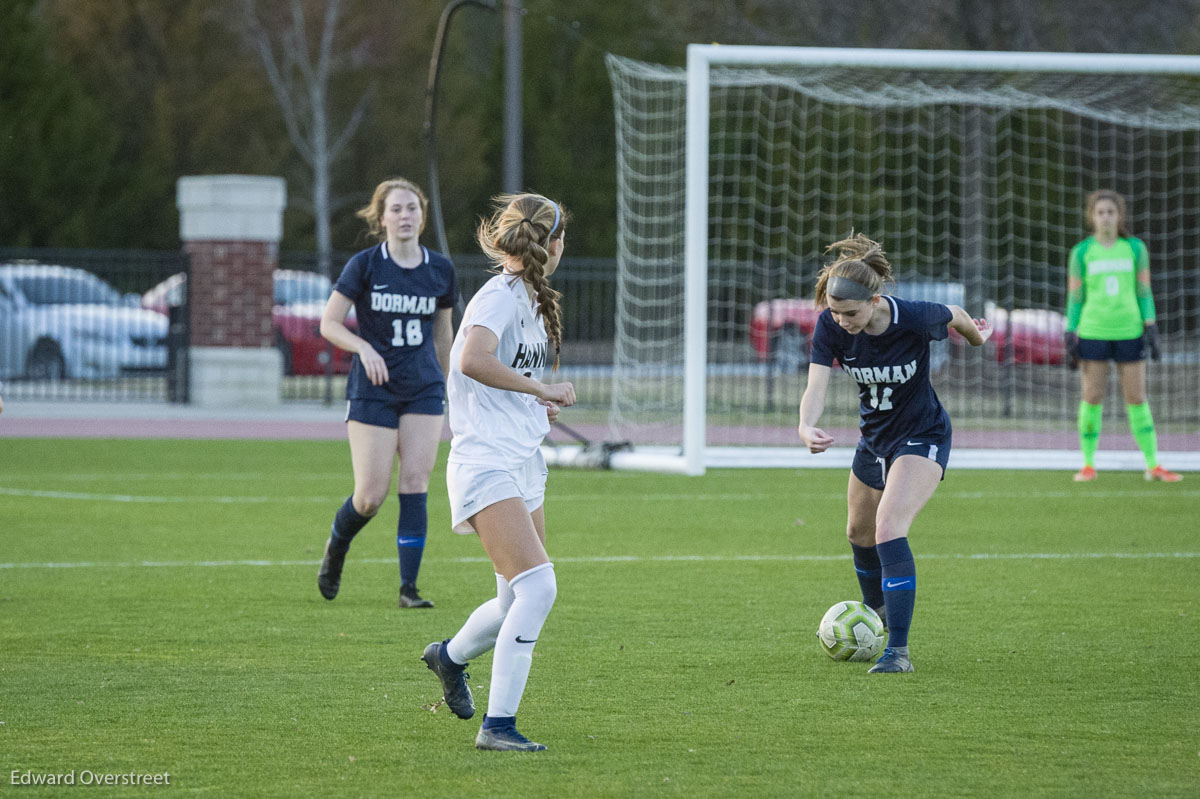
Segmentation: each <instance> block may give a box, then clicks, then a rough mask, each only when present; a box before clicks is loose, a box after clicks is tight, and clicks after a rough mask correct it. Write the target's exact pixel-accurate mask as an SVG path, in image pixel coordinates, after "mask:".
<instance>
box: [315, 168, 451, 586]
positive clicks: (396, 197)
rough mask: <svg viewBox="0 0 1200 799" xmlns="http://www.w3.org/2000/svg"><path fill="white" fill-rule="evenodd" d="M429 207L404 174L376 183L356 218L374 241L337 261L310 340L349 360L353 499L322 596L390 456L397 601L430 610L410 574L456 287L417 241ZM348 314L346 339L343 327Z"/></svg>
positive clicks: (385, 476)
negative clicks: (317, 332)
mask: <svg viewBox="0 0 1200 799" xmlns="http://www.w3.org/2000/svg"><path fill="white" fill-rule="evenodd" d="M428 205H429V203H428V201H427V200H426V199H425V194H424V193H423V192H422V191H421V189H420V188H419V187H418V186H417V185H416V184H415V183H412V182H411V181H408V180H405V179H403V178H392V179H390V180H385V181H383V182H382V183H380V184H379V185H378V186H376V187H375V192H374V194H373V195H372V197H371V202H370V203H368V204H367V205H366V206H365V207H364V208H362V209H361V210H359V212H358V215H359V216H360V217H361V218H362V219H363V220H364V221H366V223H367V229H368V230H369V231H370V232H371V234H372V235H374V236H376V237H378V238H379V239H380V240H381V241H380V242H379V243H378V244H376V245H375V246H373V247H369V248H367V249H365V250H363V251H362V252H360V253H357V254H356V255H354V256H353V257H352V258H351V259H350V260H349V262H347V264H346V266H345V268H344V269H343V270H342V274H341V276H340V277H339V278H338V281H337V284H336V285H335V286H334V287H333V292H332V294H331V295H330V297H329V302H328V303H326V305H325V312H324V314H323V315H322V316H321V335H322V336H324V337H325V338H326V339H327V340H329V341H330V342H331V343H333V344H334V345H336V346H337V347H340V348H341V349H343V350H347V351H349V352H353V353H354V360H353V362H352V363H351V366H350V375H349V377H348V378H347V380H346V435H347V436H348V438H349V439H350V461H351V463H352V465H353V467H354V493H353V494H352V495H351V496H350V497H348V498H347V499H346V501H345V502H343V503H342V506H341V508H339V509H338V511H337V514H336V515H335V516H334V520H333V527H332V530H331V531H330V535H329V540H328V541H327V542H326V543H325V557H324V559H323V560H322V562H321V568H320V570H319V571H318V573H317V587H318V589H320V591H321V595H322V596H323V597H325V598H326V599H333V598H334V597H336V596H337V594H338V589H339V588H340V586H341V581H342V567H343V565H344V563H345V559H346V553H347V551H348V550H349V548H350V542H351V541H353V540H354V537H355V536H356V535H357V534H358V532H359V531H360V530H361V529H362V528H363V527H364V526H365V525H366V524H367V522H369V521H370V520H371V519H372V518H373V517H374V516H375V514H376V512H378V510H379V506H380V505H382V504H383V501H384V499H386V498H387V493H388V486H389V484H390V483H391V480H392V466H393V464H394V462H395V461H396V460H397V459H398V460H399V461H400V467H399V475H398V477H397V480H396V485H397V491H398V492H399V495H400V516H399V519H398V521H397V524H396V552H397V555H398V557H399V560H400V594H399V605H400V607H401V608H428V607H432V606H433V603H432V602H431V601H429V600H428V599H425V598H423V597H422V596H421V595H420V594H419V593H418V592H417V573H418V571H419V570H420V568H421V555H422V553H423V552H424V550H425V533H426V529H427V526H428V514H427V512H426V500H427V497H428V489H429V475H430V473H431V472H432V471H433V463H434V461H435V460H436V459H437V449H438V442H439V441H440V440H441V438H442V426H443V419H444V416H445V409H446V379H445V374H446V369H447V366H448V364H449V358H450V343H451V341H452V340H453V328H452V326H451V320H450V315H451V313H452V312H453V308H454V305H455V303H457V302H458V288H457V284H456V282H455V277H454V266H453V265H452V264H451V263H450V259H449V258H447V257H446V256H444V255H442V254H440V253H436V252H433V251H431V250H428V249H426V248H425V247H423V246H422V245H421V244H420V243H419V242H418V240H417V239H418V236H420V234H421V231H422V230H424V229H425V214H426V208H427V207H428ZM351 308H354V310H355V316H356V318H357V321H358V332H357V333H355V332H354V331H352V330H350V329H349V328H348V327H346V316H347V315H348V314H349V313H350V309H351Z"/></svg>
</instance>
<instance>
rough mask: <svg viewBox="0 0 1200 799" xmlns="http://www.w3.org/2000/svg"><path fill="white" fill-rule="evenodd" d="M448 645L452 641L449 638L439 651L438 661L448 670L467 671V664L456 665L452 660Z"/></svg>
mask: <svg viewBox="0 0 1200 799" xmlns="http://www.w3.org/2000/svg"><path fill="white" fill-rule="evenodd" d="M448 643H450V639H448V638H447V639H446V640H445V641H443V642H442V646H441V648H440V649H438V660H440V661H441V662H442V665H443V666H445V667H446V668H448V669H458V670H459V671H462V670H463V669H465V668H466V667H467V664H465V663H455V662H454V661H453V660H451V659H450V653H449V652H448V651H447V650H448V649H449V647H447V646H446V644H448Z"/></svg>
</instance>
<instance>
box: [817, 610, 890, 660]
mask: <svg viewBox="0 0 1200 799" xmlns="http://www.w3.org/2000/svg"><path fill="white" fill-rule="evenodd" d="M817 638H818V639H820V641H821V648H822V649H824V650H825V654H826V655H829V657H831V658H833V659H834V660H859V661H861V660H870V659H871V658H873V657H875V656H876V655H878V654H879V653H880V651H881V650H882V649H883V644H884V633H883V621H882V620H881V619H880V618H879V615H878V614H877V613H875V611H873V610H871V608H869V607H868V606H866V605H864V604H863V603H862V602H854V601H847V602H839V603H837V604H836V605H834V606H833V607H831V608H830V609H829V610H827V611H825V615H824V616H822V617H821V624H820V626H819V627H817Z"/></svg>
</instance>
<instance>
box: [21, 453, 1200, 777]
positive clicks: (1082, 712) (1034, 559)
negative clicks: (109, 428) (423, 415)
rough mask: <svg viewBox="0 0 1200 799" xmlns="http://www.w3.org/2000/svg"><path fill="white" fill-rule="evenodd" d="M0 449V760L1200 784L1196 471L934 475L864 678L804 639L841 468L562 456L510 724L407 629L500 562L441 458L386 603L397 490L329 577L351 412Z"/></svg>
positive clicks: (73, 765) (839, 496)
mask: <svg viewBox="0 0 1200 799" xmlns="http://www.w3.org/2000/svg"><path fill="white" fill-rule="evenodd" d="M0 452H2V453H3V457H0V786H2V787H3V788H7V787H8V784H9V783H10V781H11V779H12V776H13V773H14V772H16V773H17V775H18V776H19V775H22V774H24V773H26V772H32V773H34V774H58V773H66V772H70V771H71V770H75V771H77V772H82V771H84V770H89V771H91V772H94V773H110V774H119V773H129V772H146V773H161V772H168V773H169V774H170V775H171V788H170V789H169V790H170V791H171V792H172V793H176V794H180V793H182V794H206V795H210V796H377V797H393V796H414V797H472V796H476V797H522V799H538V798H539V797H630V796H684V797H709V796H712V797H718V796H719V797H730V796H736V797H760V796H779V797H795V796H830V797H839V796H851V795H859V796H872V795H874V796H888V795H901V796H913V797H927V796H929V797H940V796H956V797H957V796H964V797H966V796H979V797H1006V796H1019V797H1044V796H1062V797H1075V796H1091V797H1104V796H1112V797H1133V796H1137V797H1156V796H1180V797H1182V796H1189V797H1190V796H1196V795H1197V794H1198V793H1200V732H1198V725H1197V719H1198V718H1200V679H1198V677H1197V657H1198V655H1200V624H1198V623H1197V622H1198V620H1200V610H1198V608H1200V603H1198V602H1197V600H1198V599H1200V590H1198V589H1197V588H1196V585H1197V580H1196V570H1197V566H1198V565H1200V542H1198V541H1197V538H1196V530H1197V527H1196V516H1197V514H1196V511H1197V509H1198V508H1200V477H1196V476H1189V477H1188V479H1187V480H1185V481H1184V482H1183V483H1182V484H1180V485H1161V484H1147V483H1145V482H1143V481H1142V479H1141V474H1140V473H1128V474H1118V473H1102V479H1101V480H1099V481H1098V482H1097V483H1095V484H1090V485H1086V486H1079V485H1075V484H1073V483H1071V481H1070V475H1069V474H1067V473H1055V472H1035V471H1024V472H973V471H965V470H959V471H951V473H950V475H949V476H948V478H947V480H946V482H945V483H944V484H943V485H942V486H941V488H940V489H939V492H938V494H937V495H936V496H935V497H934V499H933V500H932V502H931V503H930V505H929V506H928V507H927V508H926V510H925V511H924V513H923V514H922V515H921V516H920V517H919V518H918V520H917V524H916V526H915V527H914V529H913V532H912V539H911V540H912V545H913V549H914V552H915V554H916V560H917V569H918V574H919V575H920V583H919V592H918V599H917V615H916V618H915V623H914V626H913V630H912V634H911V641H910V642H911V646H912V652H913V660H914V663H915V664H916V669H917V671H916V673H915V674H911V675H882V676H877V675H871V676H868V675H867V674H866V670H867V668H868V665H867V664H849V663H835V662H833V661H831V660H829V659H828V658H827V657H826V656H825V655H824V654H823V653H822V652H821V650H820V648H819V646H818V644H817V641H816V638H815V635H814V631H815V628H816V624H817V622H818V620H819V619H820V617H821V615H822V613H823V612H824V611H825V609H826V608H827V607H828V606H829V605H831V604H833V603H834V602H835V601H837V600H841V599H857V598H858V589H857V583H856V581H855V579H854V576H853V571H852V569H851V566H850V561H849V551H848V550H849V547H848V546H847V544H846V543H845V538H844V534H843V527H844V523H845V522H844V519H845V510H844V492H845V483H846V474H845V472H843V471H841V470H816V471H805V472H798V471H795V470H775V471H748V470H747V471H714V472H710V473H709V474H708V475H707V476H706V477H703V478H686V477H674V476H661V475H647V474H635V473H603V472H583V471H565V470H556V471H554V472H552V474H551V477H550V485H549V500H548V502H547V514H546V515H547V519H548V527H549V539H550V540H549V549H550V552H551V555H552V557H553V558H554V560H555V563H556V572H557V575H558V585H559V593H558V601H557V603H556V605H555V607H554V610H553V612H552V613H551V614H550V618H549V621H548V622H547V624H546V627H545V629H544V630H543V632H542V635H541V641H540V643H539V644H538V647H537V650H536V653H535V658H534V666H533V672H532V675H531V678H530V682H529V687H528V690H527V692H526V694H525V698H524V701H523V703H522V705H521V711H520V722H521V725H520V726H521V729H522V731H523V732H525V733H526V734H527V735H529V736H530V737H531V738H533V739H534V740H538V741H541V742H543V743H545V744H547V745H548V746H549V747H550V749H549V751H547V752H543V753H539V754H508V753H493V752H478V751H476V750H475V749H474V748H473V746H472V743H473V740H474V735H475V732H476V730H477V728H478V721H479V720H480V719H481V718H482V713H483V709H484V708H485V707H486V697H487V684H488V676H489V673H490V656H485V657H483V658H480V659H479V660H478V661H477V662H475V663H473V664H472V666H471V668H470V673H471V685H472V688H473V690H474V691H475V694H476V701H477V704H478V705H479V708H480V711H479V714H478V715H477V716H476V718H475V719H473V720H471V721H461V720H459V719H456V718H454V717H453V716H452V715H451V714H450V713H449V711H448V710H447V709H446V708H445V707H444V706H442V705H441V704H440V691H439V689H438V684H437V681H436V679H435V678H434V677H433V676H432V675H431V674H430V673H429V672H428V671H427V670H426V669H425V667H424V665H423V664H422V663H421V662H420V661H419V660H418V657H419V655H420V653H421V650H422V648H423V647H424V646H425V644H427V643H428V642H429V641H432V640H435V639H441V638H444V637H447V636H449V635H451V634H452V633H453V632H454V631H455V630H456V629H457V628H458V626H459V625H460V624H461V623H462V621H464V620H465V618H466V616H467V614H468V613H469V612H470V611H471V610H472V609H473V608H474V607H475V606H476V605H477V604H479V603H480V602H482V601H483V600H485V599H486V598H487V597H488V595H489V589H491V588H493V581H492V578H491V570H490V568H489V565H488V563H487V561H486V560H485V559H484V557H483V554H482V550H481V548H480V547H479V544H478V542H477V541H476V540H475V539H474V538H473V537H463V536H456V535H453V534H452V533H450V532H449V529H448V528H449V515H448V510H447V504H446V498H445V483H444V478H443V475H444V470H443V468H442V465H441V464H439V466H438V468H437V470H436V471H435V473H434V479H433V485H432V487H431V496H430V503H429V507H430V528H431V532H430V539H429V545H428V548H427V549H426V559H425V565H424V567H423V570H422V579H421V587H422V592H423V593H424V594H426V595H427V596H429V597H430V598H432V599H434V600H435V601H436V603H437V607H436V608H434V609H433V610H431V611H400V610H398V609H397V608H396V588H397V582H398V579H397V569H396V564H395V544H394V541H395V539H394V533H395V517H396V503H395V498H394V496H393V497H392V499H390V500H389V502H388V504H387V505H385V506H384V509H383V510H382V511H381V515H380V517H379V518H378V519H377V520H376V521H375V522H373V523H372V524H371V525H370V526H368V527H367V528H366V529H365V530H364V531H363V533H362V534H361V535H360V537H359V539H358V541H357V542H356V544H355V547H354V549H353V550H352V551H351V555H350V558H349V560H348V562H347V568H346V573H345V577H344V579H343V583H342V594H341V595H340V596H339V597H338V599H337V600H336V601H334V602H326V601H325V600H323V599H322V598H321V597H320V596H319V595H318V593H317V590H316V584H315V583H316V579H315V578H316V569H317V562H318V559H319V557H320V552H321V547H322V544H323V541H324V538H325V536H326V534H327V532H328V528H329V524H330V521H331V519H332V516H333V513H334V511H335V510H336V508H337V506H338V504H339V503H340V502H341V501H342V499H344V497H345V496H346V494H347V493H348V492H349V490H350V485H351V484H350V469H349V453H348V450H347V448H346V446H345V444H344V443H342V442H263V441H253V442H251V441H246V442H214V441H106V440H99V441H97V440H86V441H81V440H19V439H10V440H0ZM0 790H2V788H0ZM77 790H79V789H78V788H75V789H71V788H66V787H62V788H58V789H48V788H25V790H24V791H22V792H21V793H20V795H22V796H39V795H77V794H76V793H74V792H73V791H77ZM93 790H94V791H96V792H97V793H99V794H100V795H105V796H112V795H131V796H132V795H137V796H140V795H147V794H152V793H154V792H155V791H157V790H161V789H156V788H153V787H137V788H134V787H126V788H121V787H108V788H94V789H93ZM89 795H92V794H89Z"/></svg>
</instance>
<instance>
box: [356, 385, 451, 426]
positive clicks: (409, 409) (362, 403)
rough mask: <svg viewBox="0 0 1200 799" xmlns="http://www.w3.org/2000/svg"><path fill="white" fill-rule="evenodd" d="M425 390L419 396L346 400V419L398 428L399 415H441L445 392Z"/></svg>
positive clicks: (443, 410)
mask: <svg viewBox="0 0 1200 799" xmlns="http://www.w3.org/2000/svg"><path fill="white" fill-rule="evenodd" d="M438 388H439V390H438V391H427V392H425V393H424V394H422V395H421V396H418V397H412V398H410V399H406V400H401V399H399V398H397V399H388V400H377V399H351V400H347V401H346V421H347V422H349V421H351V420H353V421H355V422H362V423H363V424H370V425H375V426H376V427H390V428H392V429H393V430H396V429H399V427H400V417H401V416H404V415H406V414H410V413H419V414H425V415H428V416H441V415H442V414H443V413H445V412H446V392H445V389H444V388H442V387H441V386H440V385H439V386H438Z"/></svg>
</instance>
